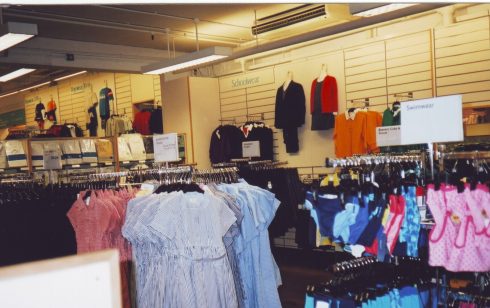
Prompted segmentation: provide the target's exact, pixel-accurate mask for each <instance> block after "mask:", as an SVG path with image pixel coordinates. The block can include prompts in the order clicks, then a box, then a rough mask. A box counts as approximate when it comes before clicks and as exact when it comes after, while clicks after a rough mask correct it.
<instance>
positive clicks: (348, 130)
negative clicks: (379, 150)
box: [333, 112, 367, 157]
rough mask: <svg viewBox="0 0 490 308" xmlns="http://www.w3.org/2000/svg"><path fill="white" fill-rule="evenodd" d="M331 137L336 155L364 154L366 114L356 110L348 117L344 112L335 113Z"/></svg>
mask: <svg viewBox="0 0 490 308" xmlns="http://www.w3.org/2000/svg"><path fill="white" fill-rule="evenodd" d="M333 138H334V141H335V155H336V156H337V157H348V156H352V155H355V154H366V153H367V143H366V114H365V113H362V112H356V113H353V114H352V116H350V117H349V115H348V113H347V112H346V113H341V114H339V115H337V117H336V118H335V128H334V133H333Z"/></svg>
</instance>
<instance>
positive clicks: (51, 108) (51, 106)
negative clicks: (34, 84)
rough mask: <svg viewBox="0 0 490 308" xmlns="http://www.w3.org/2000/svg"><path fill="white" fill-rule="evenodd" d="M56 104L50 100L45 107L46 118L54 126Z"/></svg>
mask: <svg viewBox="0 0 490 308" xmlns="http://www.w3.org/2000/svg"><path fill="white" fill-rule="evenodd" d="M56 108H57V107H56V103H55V102H54V100H53V99H51V100H50V101H49V102H48V104H47V105H46V118H47V119H48V120H49V121H51V122H53V124H56V122H57V120H56Z"/></svg>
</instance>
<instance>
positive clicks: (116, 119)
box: [105, 114, 133, 137]
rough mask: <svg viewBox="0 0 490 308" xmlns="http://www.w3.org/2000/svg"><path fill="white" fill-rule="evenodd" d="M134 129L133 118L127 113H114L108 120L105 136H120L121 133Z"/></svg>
mask: <svg viewBox="0 0 490 308" xmlns="http://www.w3.org/2000/svg"><path fill="white" fill-rule="evenodd" d="M132 129H133V124H132V123H131V120H130V119H129V118H128V117H127V116H126V115H117V114H113V115H111V116H110V118H109V119H108V120H107V123H106V128H105V136H106V137H112V136H120V135H121V134H125V133H129V132H131V130H132Z"/></svg>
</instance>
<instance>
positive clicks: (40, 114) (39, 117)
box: [34, 102, 46, 129]
mask: <svg viewBox="0 0 490 308" xmlns="http://www.w3.org/2000/svg"><path fill="white" fill-rule="evenodd" d="M45 119H46V108H45V107H44V104H43V103H41V102H39V103H38V104H37V105H36V110H35V115H34V121H36V122H37V125H38V126H39V129H44V120H45Z"/></svg>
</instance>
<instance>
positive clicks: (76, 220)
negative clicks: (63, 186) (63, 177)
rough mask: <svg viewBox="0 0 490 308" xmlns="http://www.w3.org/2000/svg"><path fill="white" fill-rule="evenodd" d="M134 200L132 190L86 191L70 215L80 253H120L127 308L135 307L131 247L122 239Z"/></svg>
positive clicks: (123, 296) (69, 212) (73, 206)
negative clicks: (130, 205) (106, 250)
mask: <svg viewBox="0 0 490 308" xmlns="http://www.w3.org/2000/svg"><path fill="white" fill-rule="evenodd" d="M132 198H134V192H133V191H132V190H129V191H128V190H125V189H122V190H119V191H113V190H103V191H102V190H97V191H95V190H92V191H82V192H80V194H79V195H78V198H77V200H76V201H75V202H74V203H73V205H72V206H71V208H70V210H69V211H68V213H67V216H68V218H69V220H70V222H71V224H72V225H73V229H74V230H75V235H76V242H77V253H78V254H82V253H87V252H94V251H99V250H104V249H109V248H115V249H117V250H118V251H119V261H120V265H119V267H120V274H121V291H122V302H123V307H124V308H130V307H131V298H130V288H129V281H130V267H129V266H130V262H131V260H132V252H131V246H130V245H129V243H128V242H127V241H126V240H125V239H124V238H123V237H122V233H121V228H122V225H123V224H124V221H125V218H126V217H125V215H126V207H127V203H128V201H129V200H130V199H132Z"/></svg>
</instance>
